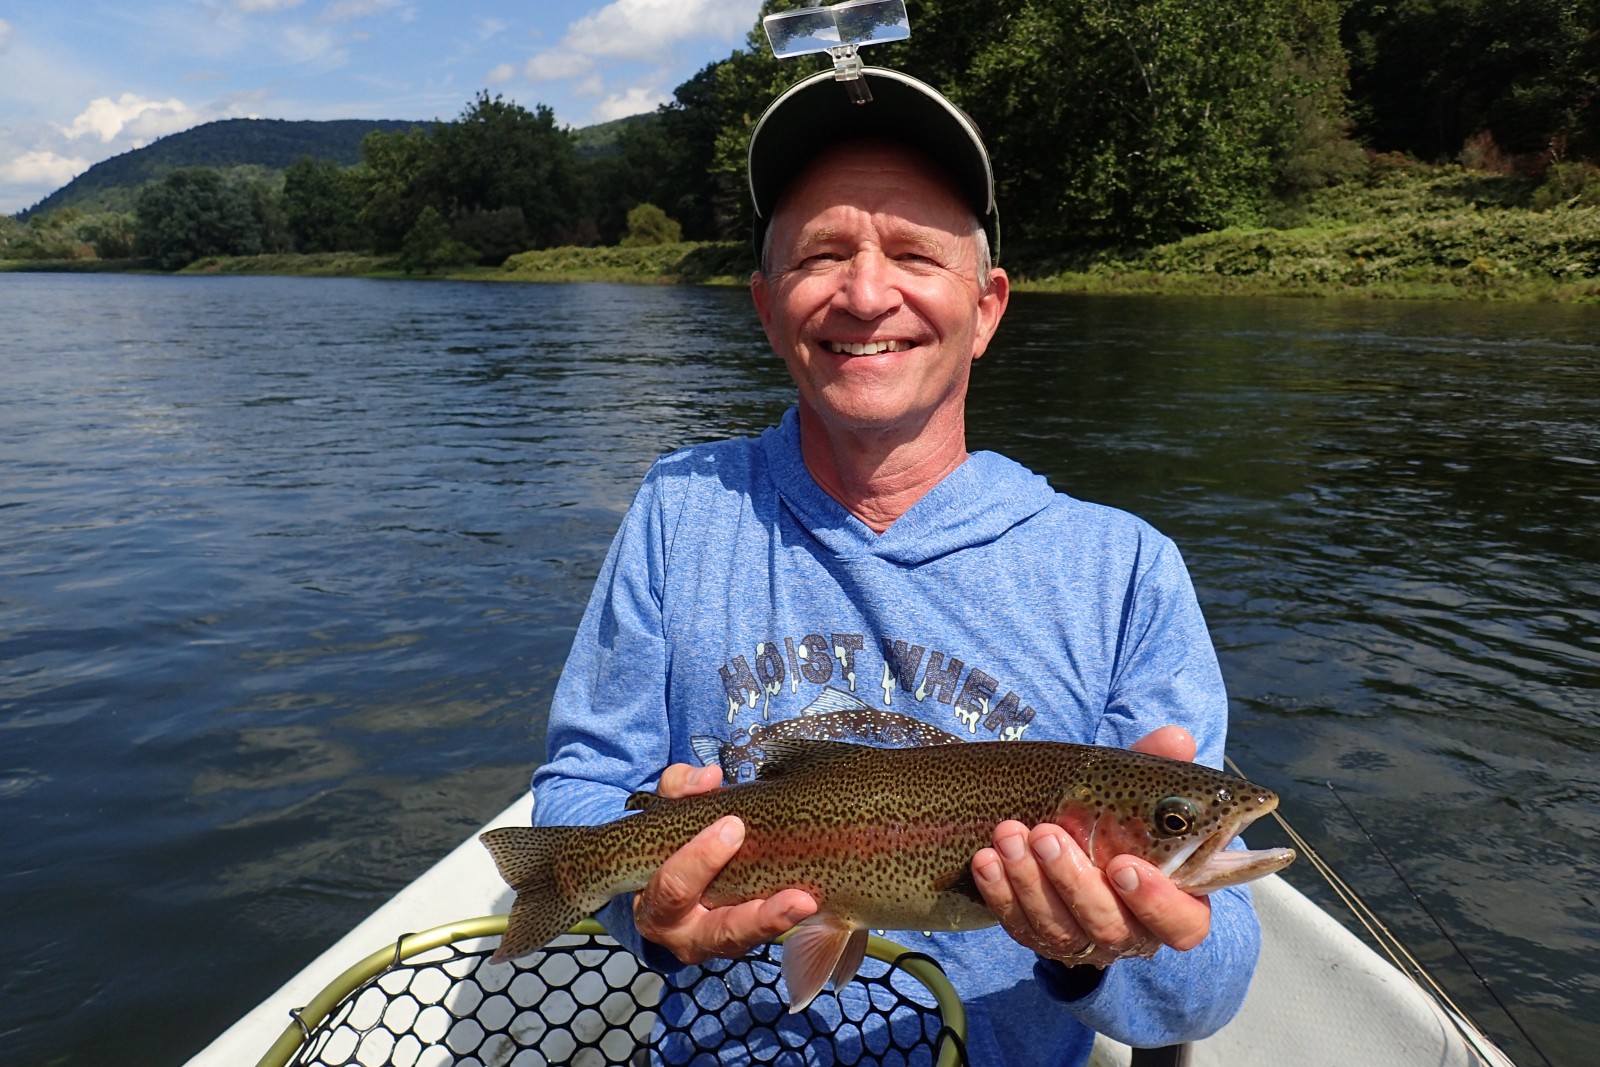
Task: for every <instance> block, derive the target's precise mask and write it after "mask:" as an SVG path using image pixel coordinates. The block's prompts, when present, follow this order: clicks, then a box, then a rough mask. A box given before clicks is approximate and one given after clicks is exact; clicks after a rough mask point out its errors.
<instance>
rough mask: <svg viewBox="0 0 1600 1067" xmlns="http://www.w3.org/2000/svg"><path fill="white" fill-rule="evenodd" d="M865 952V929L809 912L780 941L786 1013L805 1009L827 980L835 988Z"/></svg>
mask: <svg viewBox="0 0 1600 1067" xmlns="http://www.w3.org/2000/svg"><path fill="white" fill-rule="evenodd" d="M866 954H867V931H866V930H854V929H851V928H850V927H849V926H847V925H845V924H844V923H843V922H841V921H840V920H839V919H838V918H836V917H834V916H831V915H818V916H812V917H811V918H809V919H807V920H806V921H805V922H803V923H801V924H800V925H799V926H797V927H795V928H794V929H793V930H791V931H789V936H788V937H787V938H785V939H784V942H783V984H784V985H786V986H787V987H788V988H789V1014H790V1015H795V1014H798V1013H800V1012H802V1011H804V1010H805V1009H806V1005H808V1004H810V1003H811V1002H812V1001H813V1000H814V999H816V996H817V994H818V993H820V992H822V987H823V986H824V985H826V984H827V983H829V982H832V983H833V987H834V988H835V989H838V988H839V987H840V986H842V985H844V984H845V983H847V982H849V981H850V979H852V978H854V977H855V976H856V970H857V969H858V968H860V966H861V961H862V959H864V958H865V957H866Z"/></svg>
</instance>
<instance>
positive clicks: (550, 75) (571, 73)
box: [522, 52, 594, 82]
mask: <svg viewBox="0 0 1600 1067" xmlns="http://www.w3.org/2000/svg"><path fill="white" fill-rule="evenodd" d="M593 69H594V60H593V59H591V58H590V57H588V56H586V55H582V54H580V53H577V52H540V53H539V54H538V55H536V56H533V57H532V58H531V59H529V60H528V61H527V62H526V63H524V64H523V65H522V76H523V78H524V79H526V80H527V81H530V82H552V81H566V80H567V79H569V78H577V77H581V76H582V75H584V74H587V73H589V72H590V71H591V70H593Z"/></svg>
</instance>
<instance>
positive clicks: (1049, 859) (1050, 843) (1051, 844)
mask: <svg viewBox="0 0 1600 1067" xmlns="http://www.w3.org/2000/svg"><path fill="white" fill-rule="evenodd" d="M1033 852H1034V855H1036V856H1038V857H1039V858H1040V859H1042V860H1044V861H1045V862H1046V863H1054V862H1055V861H1056V860H1058V859H1060V858H1061V842H1060V841H1058V840H1057V839H1056V837H1055V835H1053V834H1046V835H1045V836H1044V837H1041V838H1039V840H1037V841H1035V842H1034V843H1033Z"/></svg>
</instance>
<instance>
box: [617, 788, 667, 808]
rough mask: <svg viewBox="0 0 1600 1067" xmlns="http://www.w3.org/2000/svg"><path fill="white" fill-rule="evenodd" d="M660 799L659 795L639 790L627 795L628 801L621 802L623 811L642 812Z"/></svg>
mask: <svg viewBox="0 0 1600 1067" xmlns="http://www.w3.org/2000/svg"><path fill="white" fill-rule="evenodd" d="M660 799H661V794H660V793H656V792H652V791H651V790H649V789H641V790H639V791H638V792H637V793H629V794H628V799H627V800H625V801H623V802H622V810H623V811H643V810H645V809H646V808H648V807H649V806H650V805H652V804H654V803H656V802H657V801H658V800H660Z"/></svg>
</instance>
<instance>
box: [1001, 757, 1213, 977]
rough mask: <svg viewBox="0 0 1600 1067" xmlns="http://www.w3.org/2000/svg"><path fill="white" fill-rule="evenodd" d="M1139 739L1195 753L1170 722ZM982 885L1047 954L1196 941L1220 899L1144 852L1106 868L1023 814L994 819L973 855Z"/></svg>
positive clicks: (1023, 937)
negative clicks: (1187, 888) (989, 839)
mask: <svg viewBox="0 0 1600 1067" xmlns="http://www.w3.org/2000/svg"><path fill="white" fill-rule="evenodd" d="M1132 748H1133V749H1134V750H1135V751H1138V752H1147V753H1149V754H1151V755H1155V756H1166V757H1167V758H1168V759H1180V760H1192V759H1194V752H1195V743H1194V738H1193V736H1191V735H1190V733H1189V731H1187V730H1185V729H1183V728H1182V727H1179V726H1163V727H1162V728H1161V729H1159V730H1156V731H1154V732H1152V733H1150V734H1147V735H1145V736H1144V737H1142V738H1140V739H1139V740H1138V741H1135V742H1134V743H1133V745H1132ZM972 873H973V875H974V877H975V878H976V880H977V883H978V891H979V892H980V893H982V894H983V898H984V900H985V901H987V902H988V905H989V907H990V909H991V910H992V911H993V912H994V913H995V915H996V917H998V918H999V920H1000V925H1001V926H1003V927H1004V928H1005V930H1006V932H1007V933H1009V934H1010V935H1011V936H1012V937H1013V938H1015V939H1016V940H1017V942H1018V943H1020V944H1022V945H1023V946H1025V947H1027V948H1030V949H1032V950H1033V951H1034V952H1036V953H1038V954H1039V955H1041V956H1044V957H1046V958H1048V959H1055V960H1060V961H1061V962H1063V963H1067V964H1074V965H1076V964H1094V965H1095V966H1099V967H1104V966H1106V965H1107V964H1110V963H1112V962H1114V961H1116V960H1119V959H1124V958H1126V957H1129V956H1142V957H1149V956H1152V955H1154V954H1155V952H1156V950H1157V949H1159V948H1160V947H1161V946H1162V945H1171V946H1172V947H1173V948H1175V949H1178V950H1180V951H1187V950H1188V949H1191V948H1194V947H1195V946H1196V945H1198V944H1199V943H1200V942H1202V941H1204V940H1205V938H1206V935H1207V934H1208V933H1210V932H1211V904H1210V902H1209V901H1207V900H1206V899H1204V898H1202V897H1193V896H1190V895H1189V894H1188V893H1185V892H1184V891H1183V890H1181V889H1179V888H1178V887H1177V886H1175V885H1173V884H1172V880H1171V879H1169V878H1168V877H1167V876H1166V875H1164V874H1162V873H1161V872H1160V871H1159V870H1157V869H1156V867H1155V866H1154V865H1153V864H1151V863H1149V862H1147V861H1145V860H1143V859H1139V858H1138V857H1136V856H1118V857H1116V858H1115V859H1113V860H1112V861H1111V862H1110V863H1109V864H1107V865H1106V868H1105V869H1104V870H1101V869H1100V868H1098V867H1096V866H1095V865H1094V864H1093V863H1091V862H1090V860H1089V857H1088V856H1087V855H1086V854H1085V853H1084V851H1083V849H1082V847H1080V846H1079V844H1078V843H1077V842H1076V841H1075V840H1073V838H1072V835H1070V834H1068V833H1067V832H1066V831H1065V830H1063V829H1062V828H1061V827H1059V826H1057V825H1055V824H1054V823H1041V824H1040V825H1038V826H1035V827H1033V829H1031V830H1030V829H1029V828H1028V827H1026V826H1024V825H1022V824H1021V823H1019V822H1003V823H1001V824H1000V825H999V826H997V827H995V831H994V847H993V848H985V849H980V850H979V851H978V854H977V855H976V856H974V857H973V858H972Z"/></svg>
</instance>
